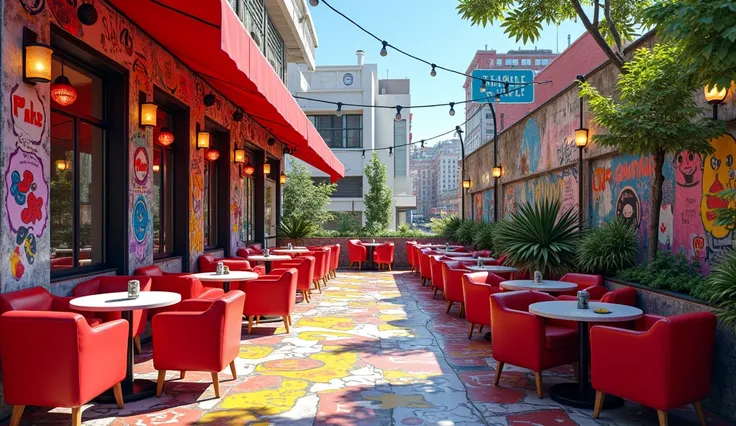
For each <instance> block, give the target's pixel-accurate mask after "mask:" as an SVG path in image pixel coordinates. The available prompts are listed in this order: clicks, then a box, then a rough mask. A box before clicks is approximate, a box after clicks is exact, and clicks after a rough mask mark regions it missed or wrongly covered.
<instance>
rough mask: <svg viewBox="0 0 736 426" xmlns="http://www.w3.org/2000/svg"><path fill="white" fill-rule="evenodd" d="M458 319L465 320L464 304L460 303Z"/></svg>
mask: <svg viewBox="0 0 736 426" xmlns="http://www.w3.org/2000/svg"><path fill="white" fill-rule="evenodd" d="M458 318H465V303H462V302H460V314H459V315H458Z"/></svg>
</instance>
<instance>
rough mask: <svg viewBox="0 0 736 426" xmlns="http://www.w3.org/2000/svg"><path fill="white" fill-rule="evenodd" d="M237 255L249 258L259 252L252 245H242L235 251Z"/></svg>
mask: <svg viewBox="0 0 736 426" xmlns="http://www.w3.org/2000/svg"><path fill="white" fill-rule="evenodd" d="M235 255H236V256H239V257H243V258H246V259H247V258H248V256H255V255H257V252H256V251H255V250H254V249H252V248H250V247H241V248H239V249H238V250H237V251H236V252H235Z"/></svg>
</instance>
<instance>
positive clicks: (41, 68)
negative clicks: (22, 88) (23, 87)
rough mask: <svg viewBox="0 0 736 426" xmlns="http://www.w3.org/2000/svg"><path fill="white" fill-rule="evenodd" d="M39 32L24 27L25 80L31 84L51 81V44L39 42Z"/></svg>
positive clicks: (52, 51)
mask: <svg viewBox="0 0 736 426" xmlns="http://www.w3.org/2000/svg"><path fill="white" fill-rule="evenodd" d="M37 40H38V34H36V33H34V32H33V31H31V30H30V29H29V28H24V29H23V80H24V81H25V82H26V83H29V84H36V83H50V82H51V56H52V55H53V53H54V50H53V49H51V46H49V45H47V44H43V43H38V42H37Z"/></svg>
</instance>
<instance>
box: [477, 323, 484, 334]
mask: <svg viewBox="0 0 736 426" xmlns="http://www.w3.org/2000/svg"><path fill="white" fill-rule="evenodd" d="M482 332H483V324H481V325H480V327H479V328H478V333H482Z"/></svg>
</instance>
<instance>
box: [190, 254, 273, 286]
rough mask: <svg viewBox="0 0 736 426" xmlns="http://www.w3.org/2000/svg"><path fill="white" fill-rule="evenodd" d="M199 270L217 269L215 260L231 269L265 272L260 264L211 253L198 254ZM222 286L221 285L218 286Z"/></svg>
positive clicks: (257, 272) (213, 270) (259, 273)
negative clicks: (216, 255)
mask: <svg viewBox="0 0 736 426" xmlns="http://www.w3.org/2000/svg"><path fill="white" fill-rule="evenodd" d="M198 261H199V272H215V271H217V262H222V263H223V264H224V265H225V266H227V267H228V268H230V270H231V271H249V272H255V273H256V274H258V275H263V274H265V273H266V268H264V267H263V266H260V265H256V266H251V264H250V262H249V261H247V260H243V259H241V258H239V257H219V258H217V257H215V256H213V255H211V254H203V255H201V256H199V259H198ZM211 285H219V286H222V284H218V283H211ZM220 288H222V287H220Z"/></svg>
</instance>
